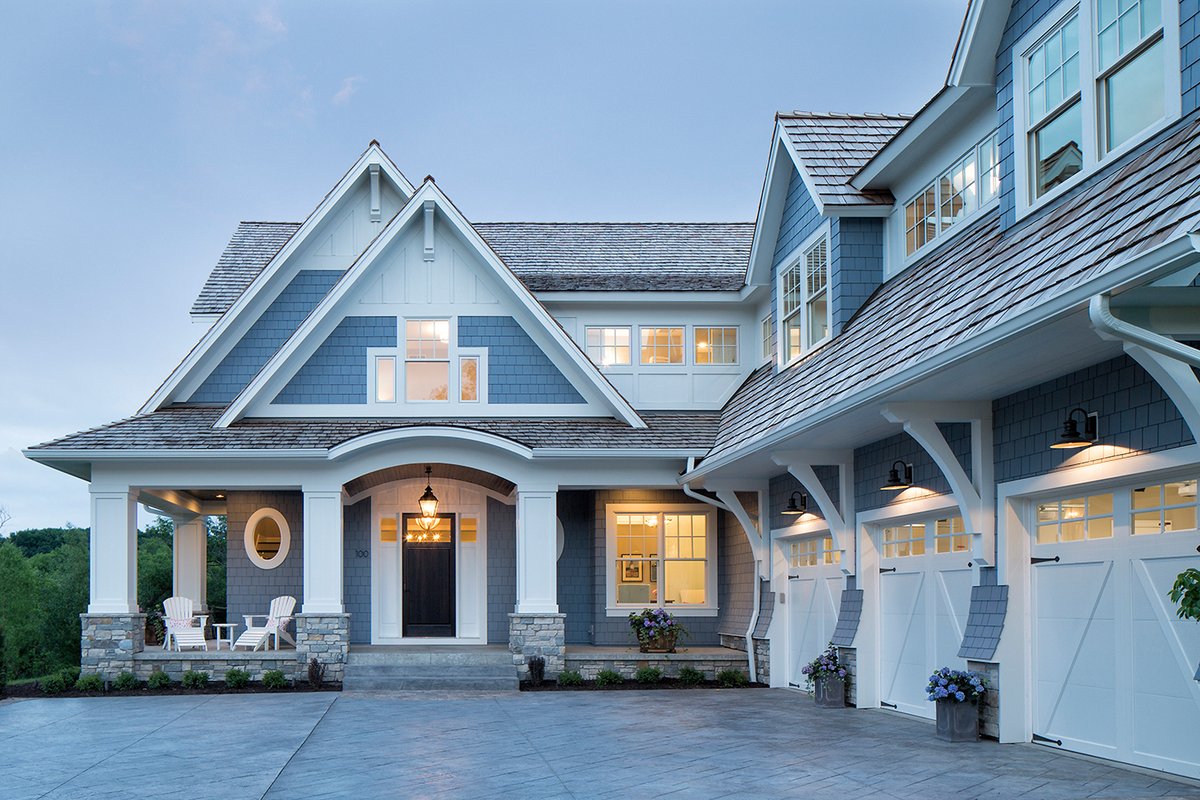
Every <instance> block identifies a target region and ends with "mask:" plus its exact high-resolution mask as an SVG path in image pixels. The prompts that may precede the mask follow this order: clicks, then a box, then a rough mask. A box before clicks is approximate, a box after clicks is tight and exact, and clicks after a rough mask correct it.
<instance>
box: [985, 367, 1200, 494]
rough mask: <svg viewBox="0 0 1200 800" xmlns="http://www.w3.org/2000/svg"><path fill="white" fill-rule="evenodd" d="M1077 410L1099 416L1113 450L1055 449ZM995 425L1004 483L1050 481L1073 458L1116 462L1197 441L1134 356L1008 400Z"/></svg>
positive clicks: (995, 410) (1001, 402)
mask: <svg viewBox="0 0 1200 800" xmlns="http://www.w3.org/2000/svg"><path fill="white" fill-rule="evenodd" d="M1076 407H1082V408H1084V409H1086V410H1087V411H1090V412H1091V411H1094V412H1096V413H1098V414H1099V415H1100V419H1099V426H1100V443H1101V444H1105V445H1112V446H1113V448H1111V449H1110V448H1107V447H1106V448H1092V449H1090V450H1084V451H1078V450H1052V449H1050V444H1051V443H1052V442H1053V441H1054V440H1055V438H1057V436H1058V434H1059V432H1060V431H1061V430H1062V424H1063V420H1064V419H1066V416H1067V413H1068V412H1070V411H1071V409H1073V408H1076ZM992 421H993V434H992V435H993V446H994V451H995V464H996V468H995V471H996V482H997V483H1004V482H1006V481H1012V480H1017V479H1019V478H1029V477H1033V476H1035V475H1043V474H1045V473H1047V472H1051V471H1053V470H1054V469H1056V468H1057V467H1059V466H1060V465H1062V463H1063V462H1065V461H1066V460H1068V459H1071V463H1073V464H1078V463H1080V461H1081V460H1087V459H1088V458H1089V457H1090V458H1099V457H1100V456H1102V455H1103V456H1105V460H1113V459H1117V458H1126V457H1128V456H1131V455H1139V454H1141V453H1153V452H1156V451H1159V450H1170V449H1173V448H1176V447H1184V446H1186V445H1190V444H1192V443H1193V442H1194V440H1193V439H1192V435H1191V433H1190V432H1189V431H1188V429H1187V426H1186V425H1185V424H1184V422H1183V419H1182V418H1181V417H1180V416H1179V411H1178V410H1177V409H1176V408H1175V404H1174V403H1172V402H1171V400H1170V398H1168V397H1167V396H1166V394H1164V393H1163V390H1162V389H1161V388H1160V387H1159V385H1158V384H1157V383H1156V382H1155V381H1154V379H1153V378H1151V377H1150V375H1149V374H1148V373H1147V372H1146V371H1145V370H1144V369H1142V368H1141V367H1140V366H1139V365H1138V364H1137V362H1136V361H1134V360H1133V359H1131V358H1129V357H1128V356H1120V357H1118V358H1114V359H1111V360H1109V361H1103V362H1101V363H1099V364H1093V365H1092V366H1090V367H1087V368H1085V369H1081V370H1077V371H1075V372H1072V373H1070V374H1067V375H1063V376H1062V377H1060V378H1057V379H1055V380H1052V381H1047V382H1045V383H1042V384H1038V385H1037V386H1031V387H1030V388H1028V389H1023V390H1022V391H1019V392H1015V393H1013V394H1010V395H1008V396H1007V397H1001V398H999V399H998V400H995V401H993V402H992ZM1114 449H1115V453H1114V452H1113V450H1114ZM1093 451H1094V452H1093Z"/></svg>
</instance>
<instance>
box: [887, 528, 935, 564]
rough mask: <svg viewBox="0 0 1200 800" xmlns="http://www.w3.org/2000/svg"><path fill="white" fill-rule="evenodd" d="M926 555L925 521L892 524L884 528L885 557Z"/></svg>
mask: <svg viewBox="0 0 1200 800" xmlns="http://www.w3.org/2000/svg"><path fill="white" fill-rule="evenodd" d="M923 555H925V523H923V522H913V523H910V524H908V525H892V526H889V527H887V528H884V529H883V557H884V558H907V557H909V556H923Z"/></svg>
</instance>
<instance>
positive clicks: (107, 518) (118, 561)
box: [88, 487, 138, 614]
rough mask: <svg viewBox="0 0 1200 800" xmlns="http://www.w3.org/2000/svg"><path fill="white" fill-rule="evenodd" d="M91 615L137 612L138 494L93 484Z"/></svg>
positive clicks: (89, 605) (125, 489)
mask: <svg viewBox="0 0 1200 800" xmlns="http://www.w3.org/2000/svg"><path fill="white" fill-rule="evenodd" d="M91 494H92V532H91V547H90V551H91V565H90V567H91V598H90V600H89V602H88V613H89V614H136V613H137V611H138V605H137V494H136V493H135V492H132V491H130V489H129V487H124V488H122V489H120V490H117V491H106V490H103V489H99V488H96V487H93V488H92V490H91Z"/></svg>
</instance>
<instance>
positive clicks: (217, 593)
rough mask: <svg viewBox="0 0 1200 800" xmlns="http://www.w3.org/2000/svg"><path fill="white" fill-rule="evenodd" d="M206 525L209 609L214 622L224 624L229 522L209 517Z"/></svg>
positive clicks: (221, 518) (223, 518) (220, 518)
mask: <svg viewBox="0 0 1200 800" xmlns="http://www.w3.org/2000/svg"><path fill="white" fill-rule="evenodd" d="M205 523H206V524H207V526H208V564H207V571H208V607H209V609H211V610H212V612H213V617H214V621H220V622H224V621H225V609H226V605H225V603H226V600H225V598H226V594H225V581H226V574H227V572H226V563H227V561H228V552H227V550H226V547H227V536H228V528H227V520H226V518H225V517H209V518H208V519H207V520H205Z"/></svg>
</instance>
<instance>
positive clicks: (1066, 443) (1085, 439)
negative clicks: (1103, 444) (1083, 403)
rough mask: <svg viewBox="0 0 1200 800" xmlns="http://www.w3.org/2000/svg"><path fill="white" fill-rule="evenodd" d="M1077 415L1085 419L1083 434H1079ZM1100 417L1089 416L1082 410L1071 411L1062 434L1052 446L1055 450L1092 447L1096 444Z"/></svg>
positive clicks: (1095, 415)
mask: <svg viewBox="0 0 1200 800" xmlns="http://www.w3.org/2000/svg"><path fill="white" fill-rule="evenodd" d="M1076 414H1079V415H1081V416H1082V417H1083V433H1080V432H1079V425H1078V423H1076V421H1075V415H1076ZM1098 417H1099V415H1097V414H1089V413H1088V412H1087V411H1085V410H1084V409H1082V408H1073V409H1071V413H1069V414H1067V419H1066V421H1065V422H1063V429H1062V433H1060V434H1059V435H1058V438H1057V439H1056V440H1055V441H1054V443H1053V444H1051V445H1050V446H1051V447H1052V448H1054V449H1055V450H1070V449H1074V448H1078V447H1091V446H1092V445H1094V444H1095V443H1096V436H1097V419H1098Z"/></svg>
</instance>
